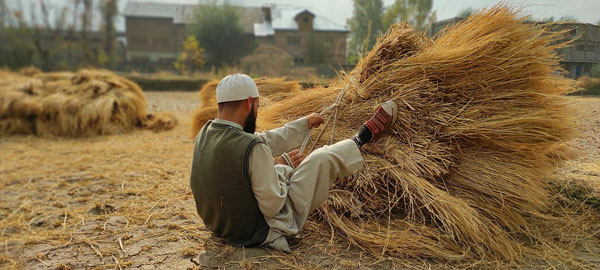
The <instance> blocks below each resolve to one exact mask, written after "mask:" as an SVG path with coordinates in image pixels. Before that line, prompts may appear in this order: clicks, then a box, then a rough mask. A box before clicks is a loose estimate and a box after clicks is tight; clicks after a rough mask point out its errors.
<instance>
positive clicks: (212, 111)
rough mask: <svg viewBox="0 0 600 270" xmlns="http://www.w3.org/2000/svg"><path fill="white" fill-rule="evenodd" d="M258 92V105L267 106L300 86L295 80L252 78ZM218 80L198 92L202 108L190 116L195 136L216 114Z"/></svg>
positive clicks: (293, 92)
mask: <svg viewBox="0 0 600 270" xmlns="http://www.w3.org/2000/svg"><path fill="white" fill-rule="evenodd" d="M254 82H256V86H257V87H258V91H259V93H260V106H262V107H268V106H270V105H271V104H272V103H273V102H278V101H281V100H283V99H285V98H288V97H291V96H294V95H296V94H298V93H299V92H300V90H301V89H302V86H301V85H300V84H299V83H298V82H297V81H286V80H285V78H256V79H254ZM218 84H219V81H211V82H208V83H206V84H205V85H204V86H203V87H202V89H200V91H199V92H198V96H200V103H201V104H202V108H200V109H197V110H196V111H195V112H194V115H193V117H192V136H193V137H195V136H196V135H197V134H198V132H199V131H200V129H201V128H202V126H204V124H206V122H208V121H209V120H212V119H215V117H216V116H217V112H218V108H217V96H216V95H217V92H216V90H217V85H218Z"/></svg>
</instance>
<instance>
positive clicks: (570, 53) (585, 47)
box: [431, 17, 600, 79]
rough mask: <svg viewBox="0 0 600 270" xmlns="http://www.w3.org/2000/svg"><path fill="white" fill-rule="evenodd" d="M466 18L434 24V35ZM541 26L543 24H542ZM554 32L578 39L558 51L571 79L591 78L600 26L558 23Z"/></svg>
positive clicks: (599, 57) (598, 56) (599, 53)
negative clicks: (560, 32) (567, 34)
mask: <svg viewBox="0 0 600 270" xmlns="http://www.w3.org/2000/svg"><path fill="white" fill-rule="evenodd" d="M464 19H465V18H460V17H455V18H451V19H447V20H442V21H438V22H436V23H434V24H433V25H432V26H431V33H432V35H435V34H437V33H438V32H440V31H441V30H443V29H444V28H446V27H447V26H450V25H454V24H456V23H458V22H460V21H462V20H464ZM540 24H541V23H540ZM552 29H553V30H554V31H568V33H569V37H568V38H570V39H575V38H577V39H576V40H575V41H574V42H573V43H572V44H571V45H570V46H569V47H566V48H562V49H560V50H559V51H558V53H559V54H560V56H561V57H562V61H561V62H560V64H561V66H562V67H563V68H564V69H565V70H566V71H567V72H568V74H567V76H568V77H570V78H575V79H576V78H579V77H581V76H589V75H590V71H591V69H592V66H593V65H594V64H596V63H600V26H598V25H593V24H589V23H571V22H564V23H561V22H558V23H553V27H552Z"/></svg>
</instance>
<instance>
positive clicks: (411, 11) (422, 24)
mask: <svg viewBox="0 0 600 270" xmlns="http://www.w3.org/2000/svg"><path fill="white" fill-rule="evenodd" d="M432 7H433V0H395V1H394V4H392V5H391V6H390V7H389V8H388V9H386V11H385V15H384V16H383V24H384V27H385V28H386V29H387V28H388V27H390V26H391V25H392V24H395V23H399V22H401V21H404V22H408V23H409V24H410V25H412V26H413V27H414V28H415V30H417V31H425V32H426V31H428V30H429V29H430V28H431V24H433V23H434V22H435V21H436V19H437V16H436V12H435V11H432V10H431V9H432Z"/></svg>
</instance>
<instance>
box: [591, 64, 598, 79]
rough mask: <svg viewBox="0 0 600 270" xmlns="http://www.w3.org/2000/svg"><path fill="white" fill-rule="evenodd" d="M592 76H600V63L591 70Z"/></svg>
mask: <svg viewBox="0 0 600 270" xmlns="http://www.w3.org/2000/svg"><path fill="white" fill-rule="evenodd" d="M590 76H592V77H594V78H600V63H596V64H594V65H593V66H592V69H591V70H590Z"/></svg>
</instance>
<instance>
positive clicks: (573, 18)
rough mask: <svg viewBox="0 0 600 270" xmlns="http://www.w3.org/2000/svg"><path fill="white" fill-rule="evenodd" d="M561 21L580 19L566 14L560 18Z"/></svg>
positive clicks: (577, 20)
mask: <svg viewBox="0 0 600 270" xmlns="http://www.w3.org/2000/svg"><path fill="white" fill-rule="evenodd" d="M558 21H559V22H579V19H577V17H575V16H573V15H565V16H562V17H560V19H558Z"/></svg>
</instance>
